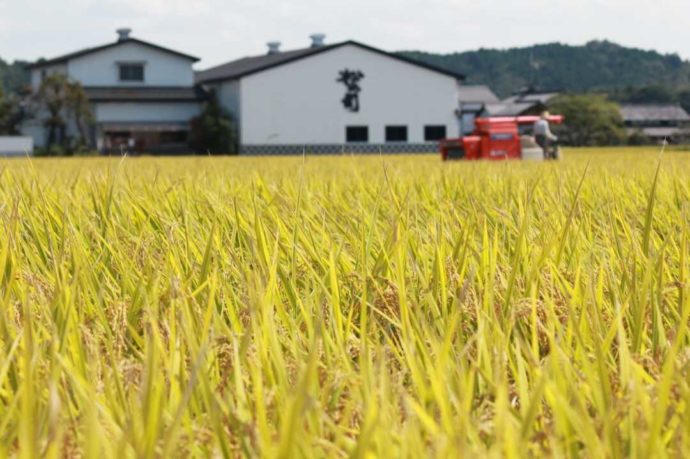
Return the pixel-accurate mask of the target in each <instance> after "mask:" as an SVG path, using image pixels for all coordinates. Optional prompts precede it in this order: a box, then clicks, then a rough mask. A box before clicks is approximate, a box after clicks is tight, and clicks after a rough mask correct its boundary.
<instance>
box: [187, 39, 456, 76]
mask: <svg viewBox="0 0 690 459" xmlns="http://www.w3.org/2000/svg"><path fill="white" fill-rule="evenodd" d="M345 45H354V46H358V47H360V48H364V49H366V50H368V51H372V52H375V53H378V54H382V55H385V56H388V57H390V58H392V59H396V60H399V61H403V62H407V63H409V64H412V65H416V66H419V67H423V68H426V69H428V70H431V71H433V72H438V73H442V74H444V75H448V76H452V77H453V78H457V79H459V80H463V79H464V78H465V76H464V75H461V74H459V73H455V72H451V71H448V70H445V69H441V68H439V67H435V66H432V65H428V64H425V63H423V62H419V61H416V60H413V59H409V58H406V57H402V56H398V55H396V54H392V53H389V52H386V51H383V50H380V49H377V48H373V47H371V46H368V45H364V44H362V43H359V42H356V41H352V40H349V41H344V42H340V43H334V44H331V45H323V46H318V47H311V48H302V49H296V50H292V51H281V52H278V53H274V54H263V55H260V56H251V57H244V58H242V59H237V60H235V61H231V62H228V63H226V64H222V65H219V66H217V67H212V68H210V69H207V70H203V71H200V72H197V73H196V81H197V82H198V83H211V82H214V81H223V80H234V79H237V78H241V77H243V76H247V75H251V74H253V73H258V72H261V71H264V70H268V69H270V68H272V67H277V66H279V65H283V64H287V63H289V62H294V61H297V60H299V59H303V58H305V57H308V56H312V55H314V54H319V53H322V52H325V51H329V50H332V49H335V48H339V47H341V46H345Z"/></svg>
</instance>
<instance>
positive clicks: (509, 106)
mask: <svg viewBox="0 0 690 459" xmlns="http://www.w3.org/2000/svg"><path fill="white" fill-rule="evenodd" d="M559 94H560V93H559V92H558V91H540V90H537V89H535V88H528V89H526V90H523V91H520V92H518V93H516V94H513V95H512V96H510V97H508V98H506V99H503V100H501V101H500V102H498V103H489V104H487V105H486V111H487V114H488V115H490V116H521V115H538V114H540V113H541V112H543V111H544V110H546V107H547V105H548V103H549V101H550V100H551V99H553V98H554V97H556V96H558V95H559Z"/></svg>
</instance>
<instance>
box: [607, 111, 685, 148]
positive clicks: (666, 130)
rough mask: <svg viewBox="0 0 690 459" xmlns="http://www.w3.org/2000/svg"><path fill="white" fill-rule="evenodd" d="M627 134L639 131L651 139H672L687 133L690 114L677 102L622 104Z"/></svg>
mask: <svg viewBox="0 0 690 459" xmlns="http://www.w3.org/2000/svg"><path fill="white" fill-rule="evenodd" d="M620 111H621V117H622V118H623V122H624V124H625V127H626V130H627V131H628V134H632V133H634V132H641V133H642V134H643V135H645V136H647V137H648V138H649V139H650V140H652V141H657V142H660V141H663V140H664V139H667V140H669V141H673V140H675V139H677V138H678V137H680V136H684V135H687V132H688V128H689V127H690V115H688V113H687V112H686V111H685V110H683V107H681V106H680V105H678V104H622V105H621V106H620Z"/></svg>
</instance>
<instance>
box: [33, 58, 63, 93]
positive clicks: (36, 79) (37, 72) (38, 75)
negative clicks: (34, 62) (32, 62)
mask: <svg viewBox="0 0 690 459" xmlns="http://www.w3.org/2000/svg"><path fill="white" fill-rule="evenodd" d="M54 73H62V74H63V75H66V74H67V65H65V64H58V65H53V66H50V67H41V68H36V69H31V89H32V90H33V91H34V92H36V91H38V88H40V87H41V83H42V82H43V75H44V74H45V75H46V76H47V75H52V74H54Z"/></svg>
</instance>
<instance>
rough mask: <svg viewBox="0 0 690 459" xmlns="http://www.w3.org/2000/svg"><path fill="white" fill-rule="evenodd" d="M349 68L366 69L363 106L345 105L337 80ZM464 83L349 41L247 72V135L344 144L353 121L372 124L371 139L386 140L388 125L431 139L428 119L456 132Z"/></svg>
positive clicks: (245, 138) (259, 139)
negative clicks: (350, 107) (426, 129)
mask: <svg viewBox="0 0 690 459" xmlns="http://www.w3.org/2000/svg"><path fill="white" fill-rule="evenodd" d="M345 68H348V69H350V70H360V71H362V72H363V73H364V75H365V77H364V78H363V79H362V80H361V81H360V82H359V85H360V87H361V88H362V90H361V92H360V94H359V100H360V111H359V112H356V113H353V112H350V111H348V110H347V109H345V107H343V104H342V99H343V97H344V96H345V93H346V87H345V85H344V84H342V83H339V82H337V81H336V79H337V78H338V74H339V71H340V70H343V69H345ZM457 89H458V82H457V80H456V79H455V78H453V77H451V76H447V75H443V74H441V73H438V72H433V71H430V70H428V69H425V68H423V67H420V66H416V65H413V64H410V63H407V62H403V61H400V60H397V59H394V58H391V57H388V56H385V55H382V54H379V53H376V52H373V51H369V50H366V49H363V48H360V47H358V46H355V45H345V46H342V47H340V48H336V49H333V50H330V51H325V52H323V53H320V54H316V55H314V56H310V57H307V58H304V59H300V60H297V61H295V62H292V63H289V64H285V65H281V66H278V67H274V68H272V69H269V70H266V71H263V72H260V73H256V74H253V75H249V76H247V77H244V78H242V80H241V99H240V100H241V115H240V118H241V129H240V132H241V142H242V144H244V145H252V144H254V145H280V144H293V145H294V144H339V143H344V142H345V128H346V126H348V125H353V126H354V125H358V126H359V125H363V126H368V127H369V142H370V143H383V142H384V141H385V126H387V125H404V126H407V129H408V143H419V142H424V126H425V125H445V126H446V133H447V135H448V136H450V137H455V136H457V135H458V123H457V119H456V116H455V110H456V109H457ZM221 100H222V99H221ZM226 108H227V107H226Z"/></svg>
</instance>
